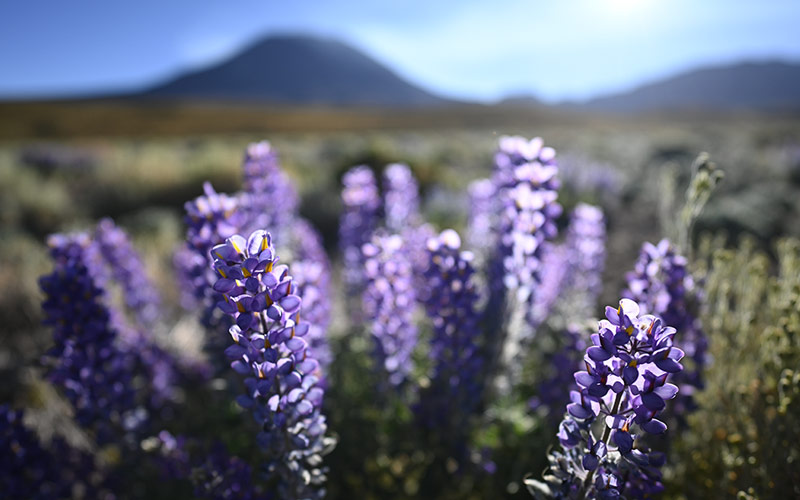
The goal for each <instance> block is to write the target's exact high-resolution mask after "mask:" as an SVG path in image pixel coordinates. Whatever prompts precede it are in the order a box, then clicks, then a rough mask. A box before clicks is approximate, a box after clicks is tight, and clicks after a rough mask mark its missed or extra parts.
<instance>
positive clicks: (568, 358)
mask: <svg viewBox="0 0 800 500" xmlns="http://www.w3.org/2000/svg"><path fill="white" fill-rule="evenodd" d="M582 331H583V330H582V329H581V328H580V327H579V326H578V325H576V324H570V325H568V326H567V327H566V328H565V329H564V330H562V331H560V332H559V334H558V335H557V336H556V338H555V343H556V344H557V345H558V347H557V348H556V349H554V350H553V351H552V352H550V353H548V355H547V356H546V359H547V361H548V365H549V366H548V368H549V371H548V372H547V373H546V374H545V376H544V377H543V379H542V381H541V382H540V383H539V384H538V390H537V392H536V396H535V397H533V398H531V400H530V401H529V403H528V405H529V406H530V408H531V409H533V410H537V411H541V412H543V413H544V414H545V416H546V417H547V418H548V420H549V421H550V422H551V423H552V424H553V425H554V426H555V425H558V423H559V420H560V419H561V417H562V416H563V413H564V407H565V406H566V405H567V403H568V402H569V390H570V388H571V387H572V384H573V383H574V378H573V376H572V375H573V373H574V372H575V369H576V368H577V367H578V366H579V365H580V361H581V355H582V354H583V353H584V352H585V351H586V343H585V341H584V336H583V335H582Z"/></svg>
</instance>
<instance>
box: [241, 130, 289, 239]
mask: <svg viewBox="0 0 800 500" xmlns="http://www.w3.org/2000/svg"><path fill="white" fill-rule="evenodd" d="M242 172H243V181H244V182H243V184H244V186H243V187H244V192H243V193H242V195H241V200H240V204H241V211H242V217H243V218H244V219H245V220H244V221H243V222H242V226H241V228H240V229H239V230H244V231H245V232H248V233H249V232H251V231H253V230H256V229H260V228H267V229H268V230H269V231H270V232H271V234H273V235H274V237H275V238H277V239H278V240H280V241H284V240H286V236H285V235H284V231H286V230H288V229H289V227H290V226H291V224H292V221H293V219H294V218H295V217H296V216H297V207H298V204H299V200H300V198H299V196H298V194H297V191H296V190H295V188H294V186H293V185H292V182H291V180H290V179H289V178H288V177H287V175H286V173H285V172H284V171H283V170H282V169H281V167H280V162H279V161H278V153H277V151H276V150H275V148H273V147H272V145H271V144H270V143H269V142H267V141H261V142H256V143H253V144H250V145H248V146H247V150H246V151H245V154H244V161H243V162H242ZM229 236H230V235H229Z"/></svg>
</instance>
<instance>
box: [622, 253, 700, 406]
mask: <svg viewBox="0 0 800 500" xmlns="http://www.w3.org/2000/svg"><path fill="white" fill-rule="evenodd" d="M686 266H687V262H686V258H685V257H683V256H682V255H679V254H678V253H676V252H675V250H674V248H673V247H672V245H670V243H669V241H668V240H666V239H664V240H661V241H660V242H659V243H658V245H653V244H651V243H645V244H644V245H643V246H642V251H641V253H640V255H639V259H638V260H637V261H636V264H635V267H634V270H633V271H632V272H630V273H628V275H627V276H626V278H627V289H626V290H624V291H623V292H622V296H623V297H627V298H630V299H632V300H635V301H636V302H638V303H639V305H640V307H641V309H642V312H644V313H647V314H653V315H655V316H658V317H660V318H661V319H662V320H663V321H664V322H665V323H666V324H668V325H672V326H674V327H675V328H676V329H677V330H678V331H679V332H680V336H679V337H678V338H677V341H676V344H677V345H679V346H680V347H681V349H683V351H684V352H685V353H686V359H688V360H690V365H689V367H690V369H688V370H684V371H682V372H681V373H680V374H679V375H678V376H676V377H675V382H676V383H677V384H678V385H679V386H680V388H681V394H680V397H679V398H678V400H677V401H676V405H677V406H676V409H677V410H678V411H676V412H675V413H676V416H677V417H678V419H679V420H680V421H682V420H683V417H684V416H685V414H686V412H687V411H690V410H691V409H693V408H695V407H696V403H695V402H694V401H693V398H692V395H693V393H694V391H696V390H699V389H702V388H703V369H704V368H705V366H706V363H707V360H706V352H707V350H708V341H707V338H706V335H705V333H704V332H703V329H702V326H701V325H700V321H699V319H698V318H697V317H696V316H695V315H694V314H693V311H694V310H695V309H696V308H695V307H693V306H694V304H693V303H692V298H693V296H695V294H697V293H699V290H698V287H697V285H696V284H695V282H694V280H693V279H692V275H691V274H690V273H689V271H688V269H687V267H686Z"/></svg>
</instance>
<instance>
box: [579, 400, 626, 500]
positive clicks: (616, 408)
mask: <svg viewBox="0 0 800 500" xmlns="http://www.w3.org/2000/svg"><path fill="white" fill-rule="evenodd" d="M624 392H625V391H622V392H620V393H619V394H617V397H616V398H614V407H613V408H612V409H611V415H616V414H617V412H619V405H620V404H621V403H622V395H623V394H624ZM603 425H605V430H603V436H602V437H601V438H600V440H601V441H602V442H604V443H605V444H606V445H607V444H608V440H609V439H610V438H611V427H609V426H608V425H607V424H606V423H605V422H603ZM590 451H591V450H590ZM595 470H597V469H595ZM593 478H594V470H592V471H589V474H587V475H586V479H584V480H583V487H582V488H581V494H580V496H579V497H578V499H579V500H583V499H584V498H586V492H587V491H588V489H589V487H590V486H591V485H592V479H593Z"/></svg>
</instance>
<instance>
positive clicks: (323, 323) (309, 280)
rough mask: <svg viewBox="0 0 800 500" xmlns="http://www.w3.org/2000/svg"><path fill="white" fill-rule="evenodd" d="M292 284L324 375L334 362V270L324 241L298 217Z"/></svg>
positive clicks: (292, 232) (293, 237)
mask: <svg viewBox="0 0 800 500" xmlns="http://www.w3.org/2000/svg"><path fill="white" fill-rule="evenodd" d="M289 229H290V231H289V238H290V245H289V246H290V247H291V248H292V249H294V255H293V258H292V260H291V267H292V282H293V283H294V287H295V293H296V294H297V295H298V296H300V297H303V319H304V320H305V322H307V323H308V325H309V330H308V335H306V340H308V345H309V347H310V348H311V352H313V353H314V357H315V358H316V359H317V361H319V364H320V366H321V367H322V371H323V373H325V372H326V371H327V368H328V366H329V365H330V363H331V361H332V355H331V351H330V346H329V345H328V337H327V332H328V325H329V324H330V321H331V298H330V297H331V290H330V289H331V269H330V261H329V260H328V255H327V254H326V253H325V248H324V247H323V246H322V238H321V237H320V235H319V233H318V232H317V231H316V229H314V228H313V227H312V226H311V224H310V223H309V222H308V221H306V220H305V219H302V218H297V219H296V220H295V221H294V222H293V223H292V225H291V226H290V228H289Z"/></svg>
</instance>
